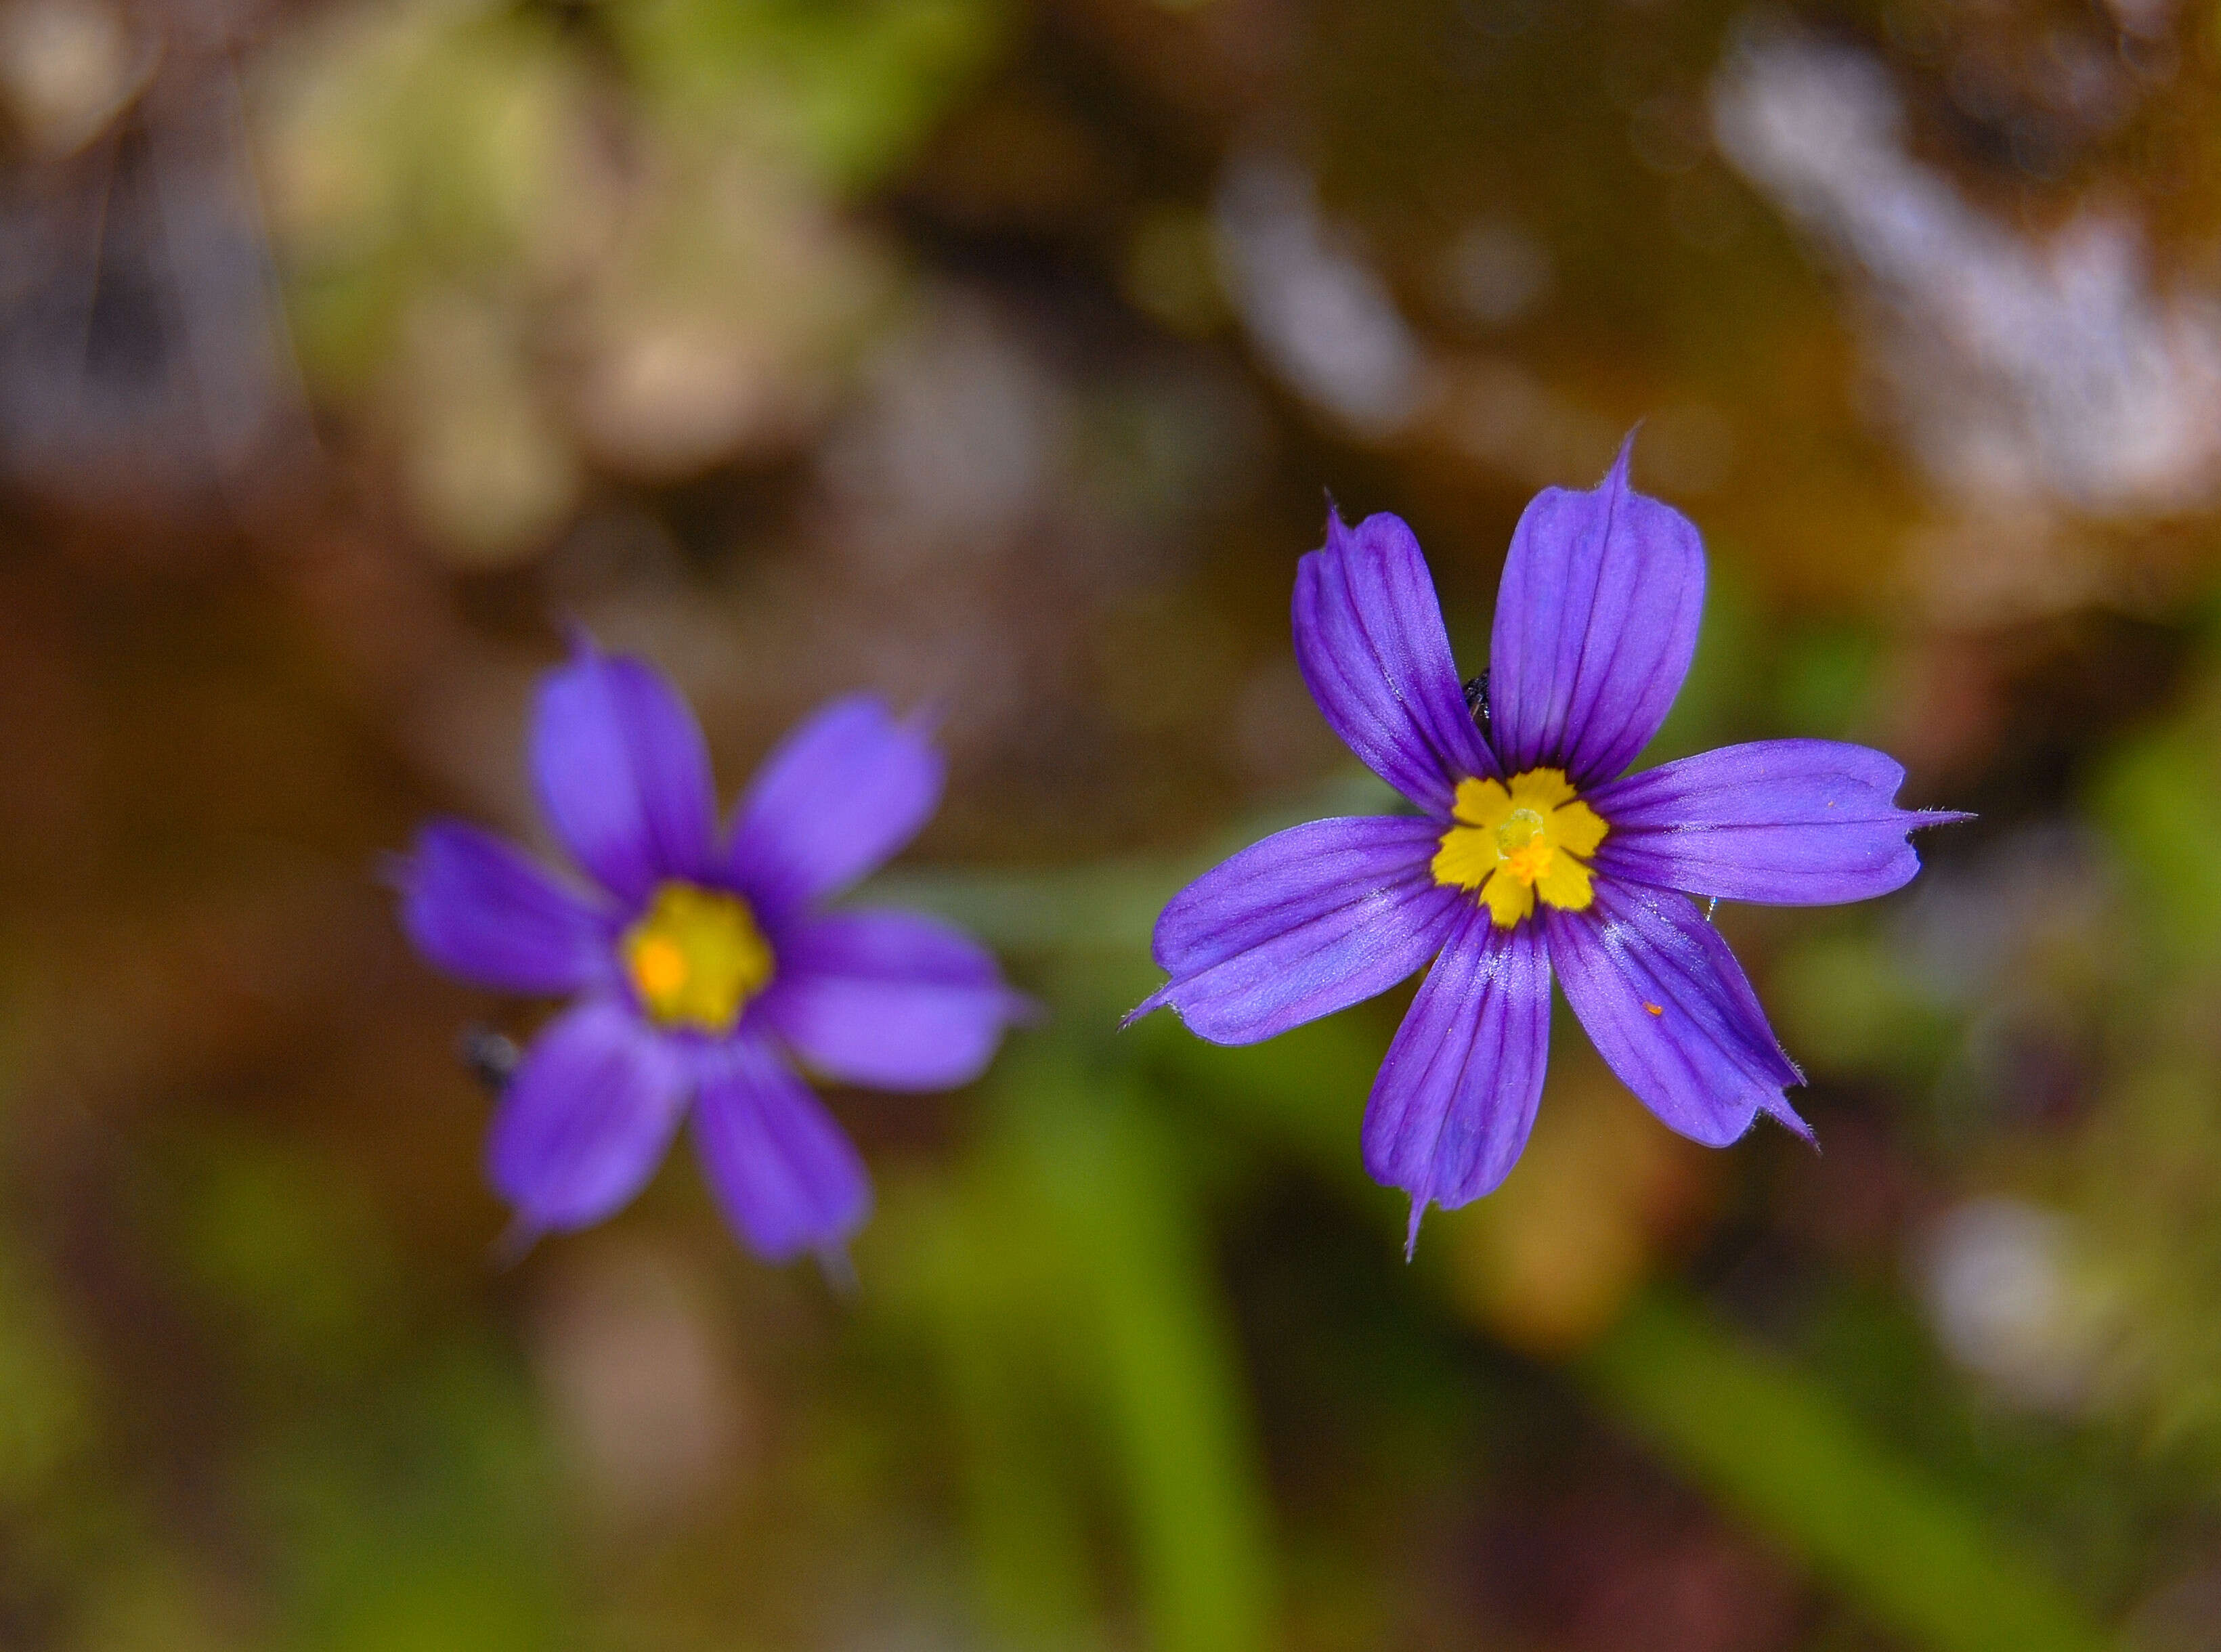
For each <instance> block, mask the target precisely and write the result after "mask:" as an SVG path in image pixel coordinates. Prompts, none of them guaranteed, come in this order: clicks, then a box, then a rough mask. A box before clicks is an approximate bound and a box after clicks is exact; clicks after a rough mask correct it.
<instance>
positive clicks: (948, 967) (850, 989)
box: [763, 912, 1025, 1090]
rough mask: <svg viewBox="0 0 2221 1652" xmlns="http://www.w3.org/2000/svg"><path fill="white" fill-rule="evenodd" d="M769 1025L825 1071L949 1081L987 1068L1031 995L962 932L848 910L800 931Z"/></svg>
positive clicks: (893, 1086) (875, 1082) (907, 1083)
mask: <svg viewBox="0 0 2221 1652" xmlns="http://www.w3.org/2000/svg"><path fill="white" fill-rule="evenodd" d="M779 972H780V979H779V985H778V986H775V987H774V988H773V991H772V992H771V993H770V994H769V995H767V996H766V998H765V1000H764V1004H763V1016H764V1020H765V1023H766V1025H767V1026H768V1027H770V1028H771V1029H772V1030H773V1031H774V1032H776V1033H777V1034H778V1035H779V1036H780V1037H781V1038H783V1039H785V1041H786V1042H787V1043H788V1044H789V1045H790V1046H791V1047H792V1048H793V1049H794V1050H795V1051H796V1052H797V1053H798V1054H800V1055H801V1056H802V1057H803V1058H804V1060H805V1061H808V1062H809V1063H810V1066H811V1067H815V1068H816V1069H817V1070H818V1071H819V1072H821V1073H824V1074H825V1076H826V1077H828V1078H830V1079H838V1080H840V1081H841V1082H842V1083H845V1084H861V1085H869V1086H872V1087H873V1088H875V1089H879V1090H947V1089H950V1088H953V1087H954V1086H957V1085H962V1084H969V1083H971V1082H972V1080H973V1079H976V1078H978V1077H979V1074H980V1073H983V1072H985V1070H986V1067H987V1063H988V1062H989V1061H991V1060H992V1059H993V1056H994V1054H995V1046H996V1045H997V1044H998V1043H999V1042H1001V1041H1002V1036H1003V1029H1004V1027H1006V1026H1008V1025H1009V1024H1010V1022H1011V1021H1012V1020H1013V1019H1015V1018H1017V1017H1019V1016H1020V1015H1022V1014H1023V1011H1024V1007H1025V1001H1024V1000H1023V999H1022V998H1019V997H1018V995H1017V993H1015V992H1011V991H1010V988H1008V987H1007V986H1004V985H1003V975H1002V971H1001V970H1000V969H999V968H998V967H997V966H996V963H995V960H994V957H993V955H992V954H990V953H988V952H987V951H986V950H985V948H982V947H981V946H979V943H978V942H975V941H973V939H972V938H971V937H970V936H967V935H965V934H964V933H962V932H961V931H960V930H958V929H952V928H950V927H949V926H948V924H946V923H941V922H939V921H938V920H936V919H934V918H929V917H919V916H917V915H916V914H914V913H910V912H841V913H837V914H835V915H834V916H832V917H825V918H821V919H819V920H817V921H816V922H815V923H808V924H805V925H803V926H801V927H799V928H798V929H796V930H795V931H794V932H793V934H792V935H791V936H790V937H789V938H788V939H787V941H786V942H785V945H784V946H783V948H781V951H780V954H779Z"/></svg>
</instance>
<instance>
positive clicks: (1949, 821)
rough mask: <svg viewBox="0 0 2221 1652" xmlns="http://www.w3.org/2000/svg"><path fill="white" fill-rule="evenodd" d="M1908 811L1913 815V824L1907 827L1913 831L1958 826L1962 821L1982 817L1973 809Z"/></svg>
mask: <svg viewBox="0 0 2221 1652" xmlns="http://www.w3.org/2000/svg"><path fill="white" fill-rule="evenodd" d="M1906 812H1907V813H1909V814H1911V816H1912V824H1911V825H1910V826H1908V827H1906V828H1905V829H1906V830H1907V831H1911V832H1918V831H1924V830H1925V829H1928V828H1929V827H1930V826H1956V825H1958V824H1959V823H1961V821H1968V820H1980V818H1981V817H1980V815H1978V814H1976V813H1975V812H1974V810H1971V809H1913V810H1907V811H1906Z"/></svg>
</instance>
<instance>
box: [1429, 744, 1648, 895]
mask: <svg viewBox="0 0 2221 1652" xmlns="http://www.w3.org/2000/svg"><path fill="white" fill-rule="evenodd" d="M1451 812H1452V814H1453V816H1454V817H1455V819H1456V821H1457V824H1455V825H1454V826H1452V827H1451V828H1450V829H1448V831H1446V832H1444V833H1443V834H1442V847H1441V848H1438V849H1437V850H1436V852H1435V860H1434V873H1435V881H1436V883H1438V884H1441V885H1445V886H1447V887H1449V888H1455V889H1470V890H1473V891H1475V892H1478V893H1479V895H1480V898H1481V900H1482V901H1483V902H1485V903H1486V904H1487V907H1488V910H1489V913H1490V916H1491V917H1492V918H1494V920H1495V922H1496V924H1497V927H1498V928H1499V929H1510V928H1511V926H1512V925H1513V924H1515V923H1518V922H1519V920H1520V919H1521V918H1523V917H1527V916H1528V915H1529V914H1530V913H1532V912H1533V911H1534V910H1535V902H1536V898H1541V899H1542V900H1543V901H1546V902H1548V904H1550V905H1552V906H1557V907H1562V908H1564V909H1565V910H1567V911H1570V912H1578V911H1580V910H1582V909H1583V908H1584V907H1586V905H1588V904H1589V903H1590V902H1591V901H1592V900H1594V899H1595V898H1596V892H1595V890H1594V889H1593V888H1592V885H1591V883H1590V876H1589V867H1588V857H1589V856H1590V855H1592V854H1595V853H1596V851H1597V846H1598V844H1599V843H1601V842H1604V840H1605V833H1606V832H1608V831H1609V830H1610V828H1609V827H1608V826H1606V825H1605V822H1604V817H1602V816H1600V815H1598V813H1597V811H1596V810H1593V809H1592V808H1590V807H1589V806H1588V804H1586V803H1583V802H1582V801H1581V800H1580V798H1579V797H1578V796H1577V795H1576V794H1575V792H1574V791H1573V782H1572V781H1570V780H1568V779H1567V778H1566V773H1565V771H1564V770H1563V769H1555V768H1536V769H1530V770H1528V771H1527V772H1526V773H1524V774H1517V775H1514V776H1513V777H1512V778H1511V782H1510V783H1509V784H1508V785H1507V784H1506V783H1505V782H1504V781H1502V780H1461V781H1460V782H1458V789H1457V798H1456V803H1455V807H1454V808H1453V809H1452V810H1451Z"/></svg>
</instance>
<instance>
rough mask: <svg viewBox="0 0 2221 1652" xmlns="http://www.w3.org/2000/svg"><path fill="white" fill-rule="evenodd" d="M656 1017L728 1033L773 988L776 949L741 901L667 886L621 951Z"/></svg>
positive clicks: (636, 987)
mask: <svg viewBox="0 0 2221 1652" xmlns="http://www.w3.org/2000/svg"><path fill="white" fill-rule="evenodd" d="M618 950H619V953H620V954H621V955H622V956H623V959H624V967H625V975H626V977H627V979H629V980H630V981H631V983H632V986H633V990H634V991H635V992H637V993H639V994H640V1001H641V1004H643V1005H644V1006H645V1007H646V1008H647V1010H648V1014H649V1016H650V1017H653V1018H654V1019H655V1020H656V1021H658V1022H660V1023H662V1024H663V1025H665V1026H666V1027H685V1028H690V1029H693V1030H694V1031H697V1032H706V1033H728V1032H730V1031H731V1030H732V1029H733V1025H734V1023H735V1022H737V1021H738V1020H739V1019H740V1018H741V1009H742V1007H743V1006H745V1005H746V1004H747V1003H748V1000H749V999H750V998H754V997H755V995H756V994H757V993H759V992H762V991H763V990H764V988H765V987H766V986H769V985H770V984H771V977H772V968H773V959H772V950H771V943H770V942H767V941H766V940H765V939H764V937H763V931H762V930H761V929H758V928H757V927H756V920H755V914H754V913H753V912H751V911H750V910H748V903H747V902H746V901H744V900H742V899H741V898H740V897H739V896H737V895H729V894H725V893H723V892H722V891H718V890H714V889H704V888H702V887H701V886H700V885H696V884H687V883H667V884H665V885H663V886H662V887H661V888H660V889H658V890H657V891H656V892H655V899H654V903H653V904H651V905H650V906H649V907H648V910H647V911H646V912H645V913H643V914H642V915H641V918H640V921H639V922H638V923H635V924H634V925H633V926H632V928H630V929H628V930H626V931H625V934H624V940H623V942H622V943H621V945H620V947H619V948H618Z"/></svg>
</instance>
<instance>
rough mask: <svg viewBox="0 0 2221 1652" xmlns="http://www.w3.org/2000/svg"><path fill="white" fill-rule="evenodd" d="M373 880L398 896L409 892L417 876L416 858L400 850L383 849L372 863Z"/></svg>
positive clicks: (371, 874) (373, 858)
mask: <svg viewBox="0 0 2221 1652" xmlns="http://www.w3.org/2000/svg"><path fill="white" fill-rule="evenodd" d="M370 876H371V880H372V882H373V883H375V884H377V885H379V887H380V888H383V889H387V890H391V892H393V893H395V894H397V895H405V894H407V893H408V892H409V888H410V884H411V883H413V882H414V881H415V879H416V856H415V855H413V854H403V853H401V851H399V850H398V849H382V850H380V851H379V853H378V854H376V855H375V856H373V857H372V861H371V873H370Z"/></svg>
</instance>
